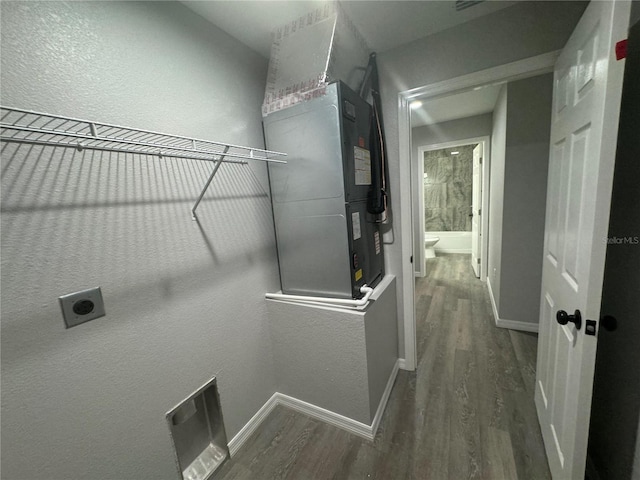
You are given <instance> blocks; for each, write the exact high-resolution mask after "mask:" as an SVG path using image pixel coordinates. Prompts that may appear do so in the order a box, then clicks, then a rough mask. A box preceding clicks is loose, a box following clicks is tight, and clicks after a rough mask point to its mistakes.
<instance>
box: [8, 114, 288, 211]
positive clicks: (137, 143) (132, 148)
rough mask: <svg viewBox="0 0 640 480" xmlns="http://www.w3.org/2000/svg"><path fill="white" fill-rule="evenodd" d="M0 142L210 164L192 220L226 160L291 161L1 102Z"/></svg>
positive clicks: (272, 154)
mask: <svg viewBox="0 0 640 480" xmlns="http://www.w3.org/2000/svg"><path fill="white" fill-rule="evenodd" d="M0 141H3V142H14V143H26V144H31V145H46V146H54V147H68V148H75V149H77V150H79V151H82V150H99V151H106V152H120V153H133V154H139V155H154V156H157V157H159V158H165V157H166V158H185V159H191V160H202V161H208V162H212V163H213V164H214V167H213V171H212V172H211V175H210V176H209V179H208V180H207V182H206V183H205V185H204V187H203V189H202V192H201V193H200V196H199V197H198V199H197V200H196V203H195V204H194V205H193V208H192V209H191V214H192V217H193V219H194V220H197V217H196V209H197V208H198V205H199V204H200V202H201V200H202V198H203V197H204V194H205V193H206V191H207V189H208V188H209V185H210V184H211V181H212V180H213V177H214V176H215V175H216V173H217V172H218V168H220V165H222V163H242V164H246V163H247V160H259V161H263V162H277V163H287V162H286V161H285V160H281V159H279V158H273V157H284V156H286V153H281V152H273V151H270V150H264V149H260V148H252V147H243V146H240V145H233V144H230V143H221V142H213V141H210V140H200V139H197V138H189V137H182V136H179V135H171V134H167V133H159V132H152V131H149V130H141V129H138V128H130V127H122V126H119V125H111V124H108V123H102V122H94V121H89V120H80V119H78V118H72V117H63V116H60V115H51V114H48V113H41V112H33V111H31V110H24V109H21V108H14V107H5V106H0Z"/></svg>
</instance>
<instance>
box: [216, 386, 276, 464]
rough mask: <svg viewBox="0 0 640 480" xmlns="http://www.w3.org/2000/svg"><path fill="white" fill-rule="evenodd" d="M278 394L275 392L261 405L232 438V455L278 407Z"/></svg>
mask: <svg viewBox="0 0 640 480" xmlns="http://www.w3.org/2000/svg"><path fill="white" fill-rule="evenodd" d="M276 395H278V394H277V393H274V394H273V395H272V396H271V398H270V399H269V400H267V401H266V402H265V404H264V405H262V407H260V410H258V411H257V412H256V414H255V415H254V416H253V417H251V420H249V421H248V422H247V424H246V425H245V426H244V427H242V429H241V430H240V431H239V432H238V433H237V434H236V436H235V437H233V438H232V439H231V441H230V442H229V444H228V446H229V453H230V454H231V456H233V455H235V453H236V452H237V451H238V450H240V447H242V445H244V444H245V442H246V441H247V440H249V437H250V436H251V435H252V434H253V432H255V431H256V428H258V427H259V426H260V424H261V423H262V422H264V419H265V418H267V416H268V415H269V414H270V413H271V412H272V411H273V409H274V408H276V406H277V405H278V401H277V397H276Z"/></svg>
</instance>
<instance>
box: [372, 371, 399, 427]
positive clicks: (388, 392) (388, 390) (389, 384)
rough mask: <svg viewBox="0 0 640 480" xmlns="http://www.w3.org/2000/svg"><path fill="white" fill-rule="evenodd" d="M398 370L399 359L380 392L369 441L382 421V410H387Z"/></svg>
mask: <svg viewBox="0 0 640 480" xmlns="http://www.w3.org/2000/svg"><path fill="white" fill-rule="evenodd" d="M403 361H404V359H403ZM398 370H400V359H397V360H396V363H395V365H394V366H393V370H391V375H389V380H388V381H387V386H386V387H385V388H384V392H382V397H381V398H380V403H379V404H378V410H377V411H376V415H375V416H374V417H373V422H372V423H371V439H372V440H373V439H374V437H375V436H376V433H377V431H378V427H379V426H380V420H382V414H383V413H384V409H385V408H387V402H388V401H389V396H390V395H391V390H393V384H394V383H395V382H396V377H397V376H398Z"/></svg>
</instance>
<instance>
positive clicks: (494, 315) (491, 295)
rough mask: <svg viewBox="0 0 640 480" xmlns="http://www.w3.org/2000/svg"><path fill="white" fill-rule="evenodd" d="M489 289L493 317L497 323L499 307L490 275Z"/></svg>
mask: <svg viewBox="0 0 640 480" xmlns="http://www.w3.org/2000/svg"><path fill="white" fill-rule="evenodd" d="M487 290H489V299H490V300H491V309H492V310H493V318H494V319H495V321H496V325H497V323H498V318H499V317H498V307H497V305H496V299H495V298H494V296H493V289H492V288H491V281H490V280H489V277H487Z"/></svg>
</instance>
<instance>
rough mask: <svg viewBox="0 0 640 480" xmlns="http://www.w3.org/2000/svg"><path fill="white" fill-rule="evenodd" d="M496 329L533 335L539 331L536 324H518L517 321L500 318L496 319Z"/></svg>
mask: <svg viewBox="0 0 640 480" xmlns="http://www.w3.org/2000/svg"><path fill="white" fill-rule="evenodd" d="M496 327H500V328H508V329H509V330H521V331H523V332H535V333H538V330H539V329H538V324H537V323H531V322H519V321H518V320H503V319H502V318H496Z"/></svg>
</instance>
